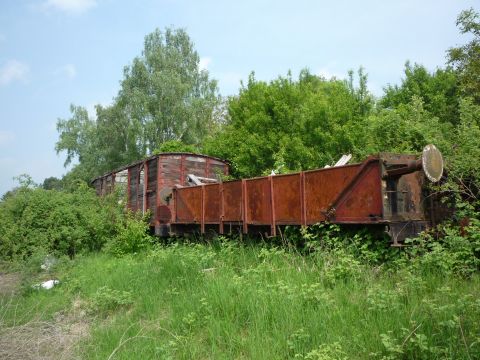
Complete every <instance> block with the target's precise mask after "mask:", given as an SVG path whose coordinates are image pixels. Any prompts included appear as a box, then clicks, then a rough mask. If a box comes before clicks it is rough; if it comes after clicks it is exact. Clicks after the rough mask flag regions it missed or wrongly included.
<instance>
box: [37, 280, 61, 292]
mask: <svg viewBox="0 0 480 360" xmlns="http://www.w3.org/2000/svg"><path fill="white" fill-rule="evenodd" d="M58 284H60V281H58V280H47V281H44V282H42V283H40V284H35V285H33V286H32V287H33V288H34V289H45V290H50V289H51V288H53V287H54V286H55V285H58Z"/></svg>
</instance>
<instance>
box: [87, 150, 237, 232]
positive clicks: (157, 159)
mask: <svg viewBox="0 0 480 360" xmlns="http://www.w3.org/2000/svg"><path fill="white" fill-rule="evenodd" d="M228 171H229V166H228V162H227V161H225V160H221V159H218V158H215V157H211V156H206V155H199V154H192V153H161V154H158V155H155V156H151V157H149V158H147V159H144V160H140V161H137V162H134V163H132V164H129V165H126V166H124V167H122V168H119V169H117V170H114V171H112V172H109V173H107V174H104V175H102V176H100V177H98V178H96V179H94V180H93V181H92V185H93V186H94V187H95V189H96V192H97V194H98V195H104V194H106V193H109V192H111V191H112V189H113V188H114V187H115V188H120V189H122V190H123V191H125V193H126V198H127V207H128V208H129V209H131V210H132V211H142V212H146V211H147V210H149V211H150V213H151V221H150V225H151V226H152V228H154V230H155V233H156V234H157V235H161V236H167V235H168V234H169V232H170V223H171V221H172V213H173V210H174V205H173V201H172V189H173V188H174V187H175V186H183V185H187V175H189V174H193V175H195V176H198V177H201V178H209V179H215V180H217V181H218V180H220V179H221V178H222V176H223V175H228Z"/></svg>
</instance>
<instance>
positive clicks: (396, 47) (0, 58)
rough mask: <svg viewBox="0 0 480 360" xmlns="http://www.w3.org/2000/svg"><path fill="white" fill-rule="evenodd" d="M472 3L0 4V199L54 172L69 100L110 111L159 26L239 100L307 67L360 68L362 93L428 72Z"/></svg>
mask: <svg viewBox="0 0 480 360" xmlns="http://www.w3.org/2000/svg"><path fill="white" fill-rule="evenodd" d="M470 7H473V8H475V9H476V10H477V11H478V10H479V8H480V0H476V1H471V0H455V1H452V0H423V1H420V0H404V1H398V0H397V1H393V0H392V1H390V0H383V1H381V0H378V1H374V0H363V1H353V0H351V1H346V0H336V1H331V0H329V1H322V0H318V1H313V0H310V1H307V0H295V1H293V0H289V1H284V0H273V1H262V0H256V1H251V0H244V1H229V0H218V1H214V0H201V1H200V0H197V1H194V0H157V1H154V0H144V1H141V0H139V1H131V0H125V1H123V0H0V195H1V194H3V193H4V192H6V191H7V190H10V189H11V188H12V187H14V186H16V182H14V180H13V178H14V177H16V176H19V175H21V174H29V175H30V176H32V177H33V180H34V181H35V182H37V183H41V182H43V180H44V179H45V178H47V177H50V176H56V177H61V176H62V175H63V174H64V173H65V172H66V171H68V168H65V167H64V166H63V165H64V161H65V154H63V153H60V154H57V153H56V152H55V143H56V141H57V140H58V133H57V131H56V122H57V119H59V118H61V119H67V118H69V115H70V111H69V109H70V104H75V105H81V106H84V107H86V108H87V109H88V110H89V112H90V113H91V114H92V116H94V112H93V109H94V105H95V104H102V105H108V104H110V103H111V102H112V99H113V98H114V97H115V96H116V94H117V92H118V90H119V83H120V80H121V79H122V76H123V68H124V67H125V66H126V65H128V64H130V63H131V62H132V60H133V58H134V57H135V56H139V55H141V52H142V48H143V40H144V37H145V35H147V34H149V33H151V32H152V31H153V30H154V29H155V28H160V29H165V28H166V27H175V28H184V29H186V31H187V33H188V34H189V36H190V38H191V39H192V41H193V42H194V44H195V48H196V50H197V51H198V53H199V55H200V58H201V61H200V65H201V66H202V67H203V68H205V69H207V70H208V71H209V72H210V76H211V77H213V78H215V79H217V80H218V82H219V90H220V94H221V95H224V96H228V95H235V94H236V93H238V89H239V88H240V82H241V81H242V80H243V81H245V80H247V78H248V75H249V73H251V72H252V71H254V72H255V77H256V78H257V79H259V80H266V81H269V80H273V79H275V78H277V77H278V76H279V75H286V74H287V72H288V71H289V70H291V71H292V74H293V75H294V76H296V75H298V72H299V71H300V70H301V69H303V68H308V69H309V70H310V71H311V72H313V73H315V74H318V75H322V76H324V77H326V78H330V77H332V76H335V77H337V78H344V77H346V75H347V72H348V70H350V69H353V70H356V69H358V68H359V67H360V66H363V67H364V68H365V70H366V72H367V73H368V79H369V82H368V87H369V89H370V91H371V92H372V93H373V94H374V95H376V96H381V94H382V89H383V87H385V86H386V85H387V84H400V83H401V79H402V75H403V69H404V65H405V62H406V61H407V60H409V61H411V62H412V63H414V62H416V63H419V64H422V65H424V66H426V67H427V68H428V69H429V70H431V71H434V70H435V69H436V68H437V67H444V66H445V55H446V50H447V49H448V48H450V47H452V46H456V45H460V44H464V43H466V42H467V40H468V39H467V38H466V37H465V35H461V34H460V33H459V31H458V29H457V28H456V25H455V21H456V17H457V15H458V14H459V12H460V11H461V10H464V9H467V8H470Z"/></svg>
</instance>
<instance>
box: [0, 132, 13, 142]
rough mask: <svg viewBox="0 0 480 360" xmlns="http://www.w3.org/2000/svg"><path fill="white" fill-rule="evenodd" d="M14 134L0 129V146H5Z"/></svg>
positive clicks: (11, 140)
mask: <svg viewBox="0 0 480 360" xmlns="http://www.w3.org/2000/svg"><path fill="white" fill-rule="evenodd" d="M14 139H15V134H14V133H13V132H11V131H2V130H0V146H7V145H9V144H11V143H12V142H13V140H14Z"/></svg>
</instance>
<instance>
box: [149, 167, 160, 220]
mask: <svg viewBox="0 0 480 360" xmlns="http://www.w3.org/2000/svg"><path fill="white" fill-rule="evenodd" d="M147 169H148V172H147V199H146V210H149V211H150V212H151V214H152V217H151V219H152V220H153V221H155V219H156V218H157V206H156V203H157V199H156V198H157V181H158V180H157V173H158V171H157V159H151V160H149V161H147Z"/></svg>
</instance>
